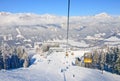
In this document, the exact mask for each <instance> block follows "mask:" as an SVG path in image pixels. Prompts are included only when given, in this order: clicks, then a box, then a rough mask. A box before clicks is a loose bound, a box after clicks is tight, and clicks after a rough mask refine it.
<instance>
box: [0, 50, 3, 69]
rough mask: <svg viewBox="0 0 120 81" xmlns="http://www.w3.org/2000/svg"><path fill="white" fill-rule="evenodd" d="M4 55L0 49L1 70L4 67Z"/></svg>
mask: <svg viewBox="0 0 120 81" xmlns="http://www.w3.org/2000/svg"><path fill="white" fill-rule="evenodd" d="M3 64H4V63H3V56H2V52H1V50H0V70H1V69H3Z"/></svg>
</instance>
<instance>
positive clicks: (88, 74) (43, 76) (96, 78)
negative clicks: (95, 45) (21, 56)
mask: <svg viewBox="0 0 120 81" xmlns="http://www.w3.org/2000/svg"><path fill="white" fill-rule="evenodd" d="M72 52H73V53H74V55H71V53H72ZM84 52H87V51H69V52H68V53H69V56H68V57H65V52H53V53H51V54H50V55H49V56H48V57H47V58H45V57H44V56H40V55H38V54H35V55H34V56H33V57H32V61H34V63H33V64H32V65H31V66H30V67H28V68H19V69H15V70H1V71H0V81H119V79H120V76H119V75H116V74H111V73H108V72H105V71H104V72H103V74H102V73H101V71H100V70H96V69H88V68H84V67H78V66H72V64H71V62H72V61H73V59H74V58H75V57H76V56H83V54H84Z"/></svg>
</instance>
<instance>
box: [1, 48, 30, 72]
mask: <svg viewBox="0 0 120 81" xmlns="http://www.w3.org/2000/svg"><path fill="white" fill-rule="evenodd" d="M28 66H29V57H28V54H27V52H26V50H25V49H24V48H23V47H21V46H19V47H9V46H1V48H0V70H1V69H6V70H8V69H15V68H20V67H28Z"/></svg>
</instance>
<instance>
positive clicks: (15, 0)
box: [0, 0, 120, 16]
mask: <svg viewBox="0 0 120 81" xmlns="http://www.w3.org/2000/svg"><path fill="white" fill-rule="evenodd" d="M67 2H68V0H0V12H2V11H3V12H11V13H35V14H54V15H62V16H66V15H67V7H68V3H67ZM70 2H71V4H70V15H71V16H88V15H95V14H99V13H103V12H105V13H108V14H111V15H120V9H119V8H120V0H70Z"/></svg>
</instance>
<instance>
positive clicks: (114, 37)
mask: <svg viewBox="0 0 120 81" xmlns="http://www.w3.org/2000/svg"><path fill="white" fill-rule="evenodd" d="M105 40H106V41H116V42H118V41H120V39H119V38H117V37H116V36H112V37H110V38H108V39H105Z"/></svg>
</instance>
